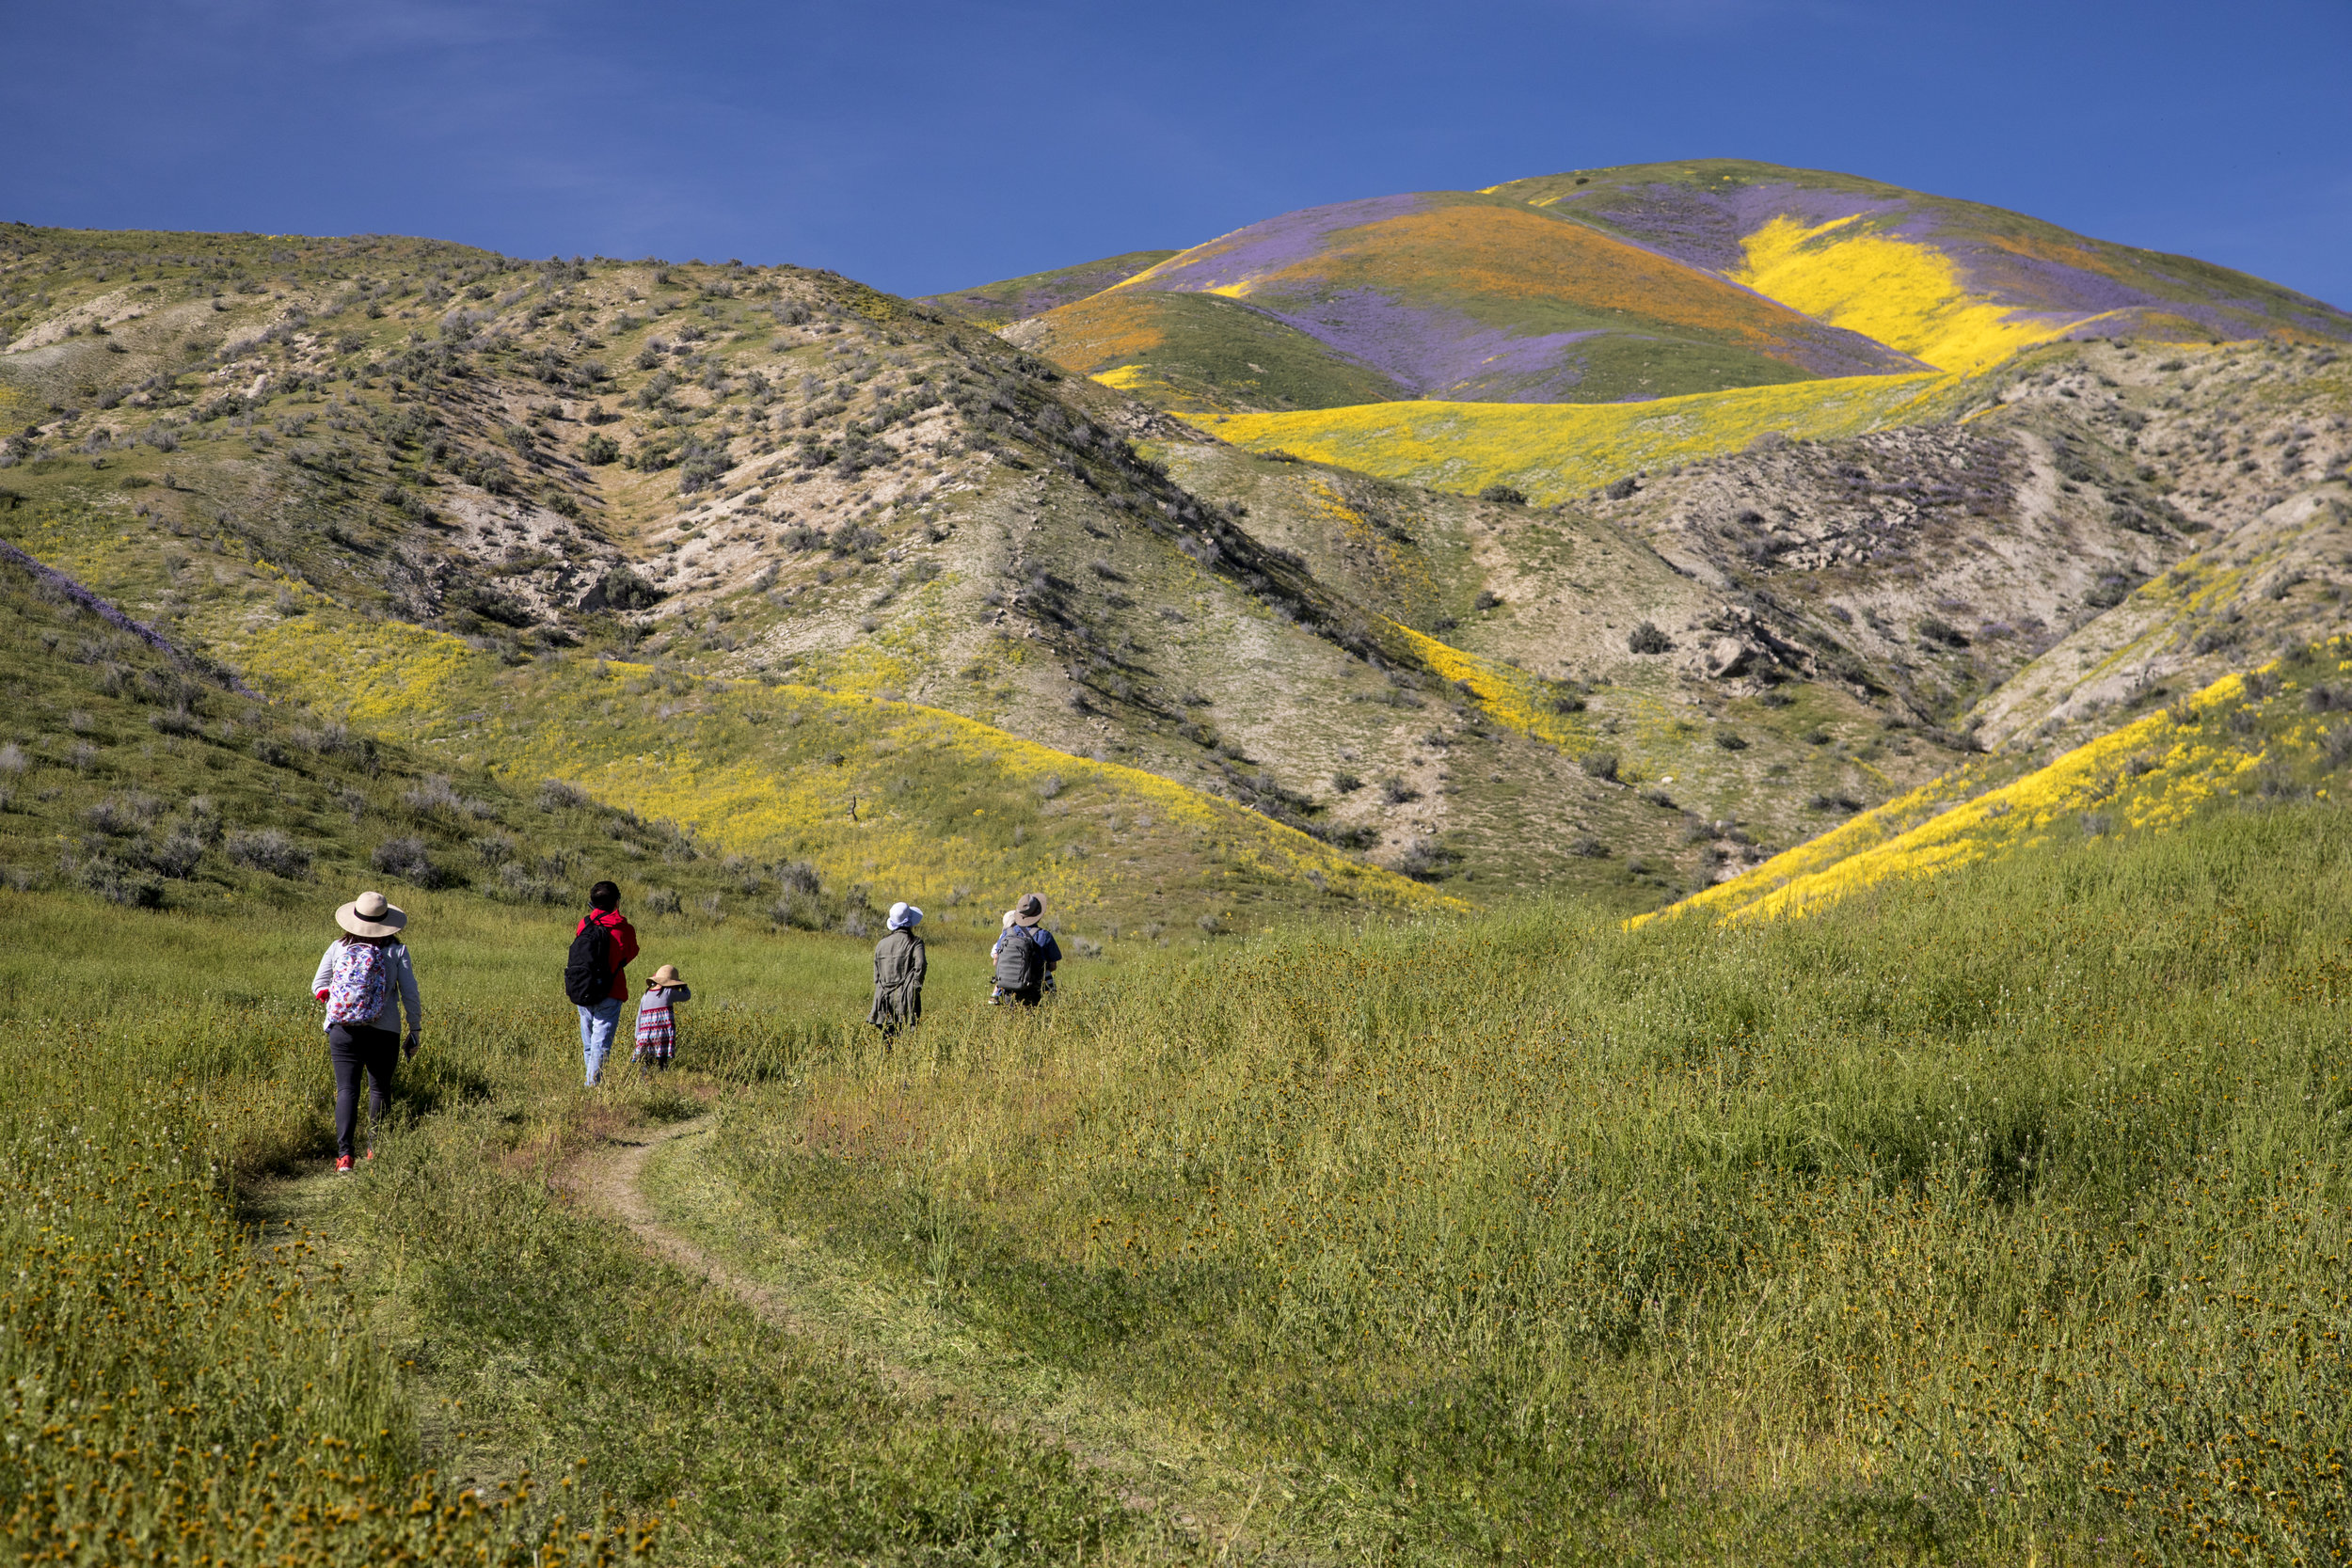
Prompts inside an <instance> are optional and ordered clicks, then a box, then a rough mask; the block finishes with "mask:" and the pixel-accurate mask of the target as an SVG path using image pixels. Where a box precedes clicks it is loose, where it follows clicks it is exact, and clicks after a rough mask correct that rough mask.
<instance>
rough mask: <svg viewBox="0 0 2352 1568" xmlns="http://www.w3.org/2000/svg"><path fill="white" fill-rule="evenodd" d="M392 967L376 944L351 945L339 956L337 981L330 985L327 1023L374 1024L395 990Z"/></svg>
mask: <svg viewBox="0 0 2352 1568" xmlns="http://www.w3.org/2000/svg"><path fill="white" fill-rule="evenodd" d="M391 983H392V966H391V962H390V960H389V959H388V958H385V957H384V949H382V948H381V947H378V946H376V945H375V944H374V943H373V942H344V943H343V950H342V952H340V953H338V954H336V955H335V974H334V977H333V978H332V979H330V980H328V981H327V983H326V1022H329V1023H344V1024H350V1023H373V1022H375V1020H376V1017H377V1015H378V1014H380V1013H382V1012H383V1011H384V1001H385V997H386V995H387V994H388V993H389V991H390V990H391Z"/></svg>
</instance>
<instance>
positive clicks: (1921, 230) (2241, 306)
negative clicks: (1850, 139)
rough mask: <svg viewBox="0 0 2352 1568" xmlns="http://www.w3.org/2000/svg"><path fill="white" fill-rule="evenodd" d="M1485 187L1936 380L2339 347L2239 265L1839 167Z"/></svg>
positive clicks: (1677, 167)
mask: <svg viewBox="0 0 2352 1568" xmlns="http://www.w3.org/2000/svg"><path fill="white" fill-rule="evenodd" d="M1489 190H1490V191H1491V193H1492V194H1494V195H1497V196H1504V197H1509V198H1514V199H1516V200H1519V201H1524V202H1527V203H1529V204H1530V205H1532V206H1535V207H1538V208H1541V209H1543V210H1545V211H1547V212H1552V213H1558V214H1563V215H1565V216H1568V217H1572V218H1575V219H1576V220H1577V221H1579V222H1581V223H1585V224H1590V225H1592V226H1594V227H1595V228H1597V229H1600V230H1606V231H1607V232H1609V233H1612V234H1615V235H1618V236H1620V237H1622V238H1624V239H1627V240H1629V241H1632V242H1634V243H1637V244H1639V245H1646V246H1649V247H1651V248H1653V249H1655V250H1658V251H1660V252H1662V253H1663V254H1666V255H1669V256H1673V257H1676V258H1677V259H1679V260H1681V261H1685V262H1688V263H1689V264H1690V265H1692V266H1693V267H1701V268H1705V269H1707V270H1708V271H1710V272H1715V273H1719V274H1721V275H1723V276H1724V277H1729V278H1732V279H1735V280H1736V281H1739V282H1740V283H1744V284H1746V285H1748V286H1749V287H1752V288H1754V289H1756V291H1758V292H1759V293H1765V294H1769V295H1770V296H1772V298H1774V299H1776V300H1779V301H1780V302H1782V303H1783V304H1785V305H1788V306H1789V307H1791V308H1793V309H1798V310H1802V311H1804V312H1805V313H1806V314H1808V315H1811V316H1815V317H1818V318H1819V319H1820V320H1821V321H1824V322H1828V323H1832V324H1834V325H1840V326H1846V327H1851V328H1852V329H1853V330H1854V331H1856V332H1859V333H1862V334H1865V335H1867V336H1868V337H1870V338H1873V339H1876V340H1877V341H1880V342H1883V343H1885V344H1888V345H1889V346H1891V347H1894V348H1897V349H1899V350H1901V351H1902V352H1904V353H1906V354H1910V355H1915V356H1918V357H1919V358H1920V359H1921V360H1923V361H1925V362H1926V363H1928V364H1930V365H1932V366H1934V367H1936V368H1937V369H1939V370H1946V371H1974V370H1979V369H1982V368H1984V367H1985V366H1987V365H1990V364H1993V363H1994V362H1996V361H1997V360H1999V359H2002V358H2004V357H2006V356H2008V355H2010V354H2011V353H2014V352H2015V351H2016V350H2018V349H2020V348H2024V347H2027V346H2029V345H2031V344H2033V343H2035V342H2041V341H2048V340H2050V339H2052V338H2058V337H2106V338H2121V337H2133V338H2160V339H2180V340H2192V339H2194V340H2205V339H2211V340H2228V339H2237V338H2249V337H2260V336H2280V337H2286V338H2290V339H2304V340H2345V339H2352V316H2348V315H2346V314H2345V313H2344V311H2342V310H2339V309H2335V308H2333V307H2331V306H2328V305H2325V304H2322V303H2321V302H2320V301H2318V300H2315V299H2312V298H2310V297H2309V296H2307V295H2304V294H2299V293H2295V292H2294V291H2292V290H2289V289H2283V288H2280V286H2279V285H2277V284H2275V283H2267V282H2265V281H2263V280H2262V279H2261V278H2258V277H2249V276H2247V275H2246V274H2244V273H2239V272H2233V271H2231V270H2230V269H2228V268H2226V267H2217V266H2214V265H2212V264H2210V263H2208V262H2204V261H2196V260H2194V259H2192V258H2189V257H2185V256H2169V255H2166V254H2164V253H2162V252H2159V251H2153V250H2139V249H2136V248H2134V247H2131V246H2128V245H2113V244H2110V243H2108V242H2106V241H2104V240H2093V239H2088V238H2086V237H2084V236H2083V235H2080V234H2076V233H2073V232H2071V231H2069V230H2064V229H2060V228H2058V226H2057V225H2055V224H2050V223H2044V222H2042V221H2041V220H2040V219H2037V218H2031V217H2027V216H2026V215H2025V214H2020V213H2012V212H2007V211H2004V210H2003V209H2001V208H1998V207H1988V206H1984V205H1982V204H1980V203H1978V202H1973V201H1958V200H1953V199H1951V198H1945V197H1936V196H1927V195H1923V194H1921V193H1919V192H1917V191H1909V190H1904V189H1902V188H1901V187H1899V186H1896V185H1888V184H1884V183H1882V182H1878V181H1874V180H1865V179H1859V178H1857V177H1855V176H1852V175H1847V174H1834V173H1827V172H1823V171H1821V170H1817V169H1796V168H1784V167H1781V166H1777V165H1773V164H1758V163H1749V162H1743V161H1737V160H1730V159H1701V160H1696V161H1693V162H1690V163H1675V164H1638V165H1630V166H1624V167H1619V168H1603V169H1589V170H1583V171H1581V172H1574V173H1568V174H1555V175H1547V176H1544V177H1542V178H1538V179H1531V180H1515V181H1511V182H1507V183H1505V184H1501V185H1495V186H1491V187H1489Z"/></svg>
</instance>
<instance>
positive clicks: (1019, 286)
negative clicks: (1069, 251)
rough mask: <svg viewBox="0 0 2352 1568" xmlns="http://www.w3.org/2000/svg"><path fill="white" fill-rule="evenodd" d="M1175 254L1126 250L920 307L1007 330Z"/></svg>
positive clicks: (931, 299) (930, 299) (935, 297)
mask: <svg viewBox="0 0 2352 1568" xmlns="http://www.w3.org/2000/svg"><path fill="white" fill-rule="evenodd" d="M1175 254H1176V253H1175V252H1174V251H1172V250H1131V251H1129V252H1127V253H1126V254H1125V255H1123V256H1106V257H1104V258H1103V260H1101V261H1082V262H1080V263H1079V264H1078V265H1076V266H1074V267H1056V268H1054V269H1053V270H1052V271H1050V272H1032V273H1025V274H1024V275H1023V276H1021V277H1008V278H1005V279H1004V280H1003V281H1001V282H996V283H982V284H980V285H979V286H977V288H970V289H956V290H951V291H950V292H948V293H944V294H930V295H927V296H926V297H925V298H924V299H923V300H922V301H921V303H922V304H925V305H935V306H938V307H940V308H941V309H949V310H954V311H955V312H957V313H958V314H959V315H961V316H962V317H964V318H965V319H966V320H967V321H973V322H977V323H978V324H979V325H982V326H1009V325H1011V324H1012V323H1014V322H1017V321H1025V320H1026V319H1027V318H1028V317H1031V316H1036V315H1041V314H1043V313H1044V312H1045V311H1048V310H1051V309H1054V307H1056V306H1057V305H1068V304H1069V303H1071V302H1072V301H1073V300H1079V299H1084V298H1086V297H1087V296H1088V295H1089V294H1095V293H1102V292H1103V291H1104V289H1107V288H1110V287H1112V286H1113V285H1115V284H1120V283H1124V282H1125V281H1126V280H1127V279H1128V278H1130V277H1134V276H1135V275H1136V274H1137V273H1139V272H1142V271H1144V270H1145V269H1146V268H1149V267H1153V266H1156V265H1158V264H1159V263H1160V262H1162V261H1167V260H1168V258H1169V257H1170V256H1173V255H1175Z"/></svg>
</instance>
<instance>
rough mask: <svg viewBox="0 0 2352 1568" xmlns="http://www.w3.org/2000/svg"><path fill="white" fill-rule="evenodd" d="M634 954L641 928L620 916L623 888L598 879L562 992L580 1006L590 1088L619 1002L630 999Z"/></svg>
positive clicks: (608, 1046)
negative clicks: (634, 928) (631, 960)
mask: <svg viewBox="0 0 2352 1568" xmlns="http://www.w3.org/2000/svg"><path fill="white" fill-rule="evenodd" d="M635 957H637V933H636V931H634V930H633V929H631V928H630V927H629V924H628V921H627V920H625V919H623V918H622V917H621V890H620V889H619V888H617V887H615V886H613V885H612V883H611V882H598V883H597V884H596V886H595V887H592V888H590V889H589V890H588V912H587V913H586V914H584V915H582V916H580V924H579V925H578V926H576V927H573V929H572V951H571V955H570V956H569V957H568V958H565V959H564V995H566V996H568V997H570V998H571V999H572V1005H573V1006H576V1007H578V1008H579V1009H580V1059H581V1061H582V1063H583V1065H585V1067H586V1068H587V1070H588V1086H589V1087H590V1088H592V1089H593V1088H595V1087H596V1080H597V1079H598V1078H600V1077H602V1076H603V1075H604V1059H605V1057H607V1056H608V1055H610V1054H612V1035H613V1031H614V1030H615V1029H616V1028H617V1027H618V1026H619V1024H620V1022H621V1004H622V1003H624V1002H626V1001H628V961H629V959H631V958H635Z"/></svg>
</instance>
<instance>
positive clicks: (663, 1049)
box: [629, 964, 694, 1072]
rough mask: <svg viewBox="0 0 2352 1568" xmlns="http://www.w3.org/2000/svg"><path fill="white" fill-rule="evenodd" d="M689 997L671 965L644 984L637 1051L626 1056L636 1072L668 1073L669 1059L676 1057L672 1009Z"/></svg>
mask: <svg viewBox="0 0 2352 1568" xmlns="http://www.w3.org/2000/svg"><path fill="white" fill-rule="evenodd" d="M693 995H694V993H693V992H692V991H691V990H687V989H686V982H685V981H683V980H681V979H679V978H678V975H677V966H676V965H675V964H663V965H662V966H661V967H660V969H657V970H655V971H654V972H653V978H652V979H650V980H648V981H646V982H645V994H644V996H642V997H640V998H638V1001H637V1048H636V1049H635V1050H634V1051H631V1052H630V1053H629V1060H630V1061H632V1062H635V1063H637V1064H638V1070H639V1071H641V1072H642V1071H644V1070H645V1069H647V1068H648V1067H650V1068H651V1069H652V1070H653V1071H655V1072H663V1071H667V1070H668V1069H669V1066H670V1058H671V1057H673V1056H675V1054H677V1013H676V1011H675V1008H676V1006H677V1005H678V1004H679V1003H681V1002H687V1001H691V1000H692V999H693Z"/></svg>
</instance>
